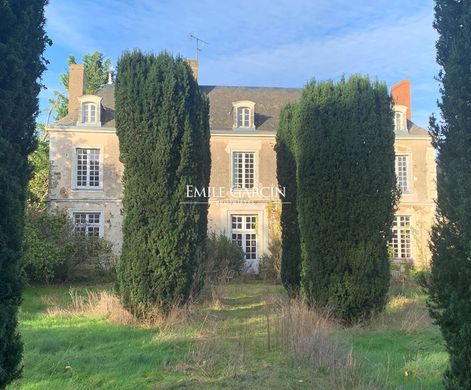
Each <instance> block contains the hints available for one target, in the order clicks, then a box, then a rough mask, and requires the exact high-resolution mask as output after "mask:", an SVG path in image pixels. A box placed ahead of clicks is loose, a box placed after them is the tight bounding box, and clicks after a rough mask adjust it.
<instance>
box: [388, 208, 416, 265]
mask: <svg viewBox="0 0 471 390" xmlns="http://www.w3.org/2000/svg"><path fill="white" fill-rule="evenodd" d="M410 219H411V218H410V216H409V215H396V216H395V217H394V221H393V228H392V239H391V243H390V245H391V246H392V248H393V250H394V254H393V256H394V258H396V259H410V258H411V257H412V253H411V236H412V234H411V226H410Z"/></svg>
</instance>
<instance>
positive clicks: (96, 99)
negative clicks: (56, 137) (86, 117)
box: [77, 95, 102, 126]
mask: <svg viewBox="0 0 471 390" xmlns="http://www.w3.org/2000/svg"><path fill="white" fill-rule="evenodd" d="M77 99H78V101H79V113H78V119H77V126H101V100H102V98H101V97H100V96H96V95H83V96H80V97H78V98H77ZM86 103H91V104H95V106H96V111H95V122H82V119H83V107H84V104H86Z"/></svg>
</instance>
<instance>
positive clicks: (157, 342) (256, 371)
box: [10, 282, 447, 390]
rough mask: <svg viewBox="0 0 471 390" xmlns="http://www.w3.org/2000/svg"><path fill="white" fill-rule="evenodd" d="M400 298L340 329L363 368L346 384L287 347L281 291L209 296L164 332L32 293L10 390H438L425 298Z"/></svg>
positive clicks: (50, 293)
mask: <svg viewBox="0 0 471 390" xmlns="http://www.w3.org/2000/svg"><path fill="white" fill-rule="evenodd" d="M92 289H93V290H95V291H100V290H104V289H110V287H109V286H96V287H93V288H92ZM86 291H87V289H85V288H80V289H77V290H76V292H77V294H86ZM395 294H399V295H398V297H399V298H398V297H395V298H394V297H393V300H392V301H391V304H390V305H389V306H388V309H387V312H386V313H385V314H384V315H382V316H381V317H380V318H378V319H375V321H374V322H373V323H372V324H370V325H368V326H364V327H355V328H354V329H349V330H345V329H341V328H336V330H335V331H334V333H333V336H335V337H337V338H340V339H341V342H342V345H345V346H346V347H348V349H350V348H352V351H353V357H354V359H355V361H356V362H357V368H355V370H354V371H351V372H350V371H349V372H347V374H346V377H348V376H352V378H348V380H346V382H345V381H344V382H342V381H337V380H336V378H335V377H336V376H338V372H336V373H334V374H332V373H330V374H329V370H328V369H325V370H324V369H314V368H313V367H312V366H311V364H310V363H309V362H306V361H303V360H302V359H296V358H295V357H294V356H293V355H292V354H291V353H289V352H287V351H286V349H283V348H282V338H281V337H278V336H277V334H278V330H277V329H279V327H278V324H279V323H280V322H279V321H278V317H279V315H277V314H276V313H277V311H276V308H277V304H276V303H273V302H279V300H280V297H282V299H284V298H283V297H284V296H285V294H284V291H283V288H281V287H280V286H275V285H270V284H265V283H257V282H246V283H233V284H229V285H226V286H219V287H216V288H213V294H211V293H210V291H209V289H207V291H206V292H205V294H204V296H203V297H202V299H201V302H199V303H197V304H195V305H193V306H192V307H191V309H190V310H188V311H186V312H184V313H181V314H179V315H177V316H176V317H177V318H176V320H175V321H174V323H173V324H168V325H166V326H162V327H160V328H158V327H155V326H153V327H149V326H147V327H145V326H129V325H120V324H118V323H116V322H112V321H111V320H109V319H107V318H105V317H104V316H103V315H94V314H90V313H85V314H81V313H74V312H73V311H72V312H70V313H65V314H64V313H59V314H58V313H48V312H47V309H48V308H56V309H57V308H67V307H70V305H71V297H70V295H69V289H68V288H66V287H51V288H30V289H27V290H26V291H25V293H24V302H23V305H22V307H21V311H20V330H21V333H22V336H23V340H24V344H25V354H24V374H23V378H22V379H21V380H20V381H18V382H16V383H15V384H14V385H13V386H11V387H10V388H12V389H16V388H21V389H48V390H49V389H92V388H93V389H95V388H103V389H177V388H197V389H198V388H200V389H207V388H240V389H245V388H250V389H263V388H272V389H291V388H292V389H298V388H308V389H311V388H319V389H325V388H348V389H353V388H358V389H364V388H372V389H439V388H441V374H442V372H443V370H444V368H445V365H446V358H447V357H446V353H445V352H444V347H443V345H442V343H441V340H440V334H439V331H438V330H437V329H436V328H435V327H434V326H433V325H431V323H430V320H429V319H428V318H426V316H424V313H426V311H425V309H424V303H423V297H417V296H414V295H413V294H410V291H409V295H408V296H409V298H406V295H407V294H405V295H403V294H402V293H401V292H400V291H399V292H396V293H395ZM401 296H402V298H401ZM267 302H268V303H267ZM179 317H185V318H187V319H186V320H181V318H179ZM267 324H268V325H267ZM329 337H330V336H329ZM333 383H335V385H334V384H333Z"/></svg>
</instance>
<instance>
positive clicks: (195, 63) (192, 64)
mask: <svg viewBox="0 0 471 390" xmlns="http://www.w3.org/2000/svg"><path fill="white" fill-rule="evenodd" d="M186 62H187V63H188V65H190V68H191V71H192V72H193V77H194V78H195V80H196V81H198V60H190V59H187V60H186Z"/></svg>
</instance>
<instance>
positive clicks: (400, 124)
mask: <svg viewBox="0 0 471 390" xmlns="http://www.w3.org/2000/svg"><path fill="white" fill-rule="evenodd" d="M393 110H394V131H407V118H406V113H407V107H406V106H401V105H395V106H394V108H393Z"/></svg>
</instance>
